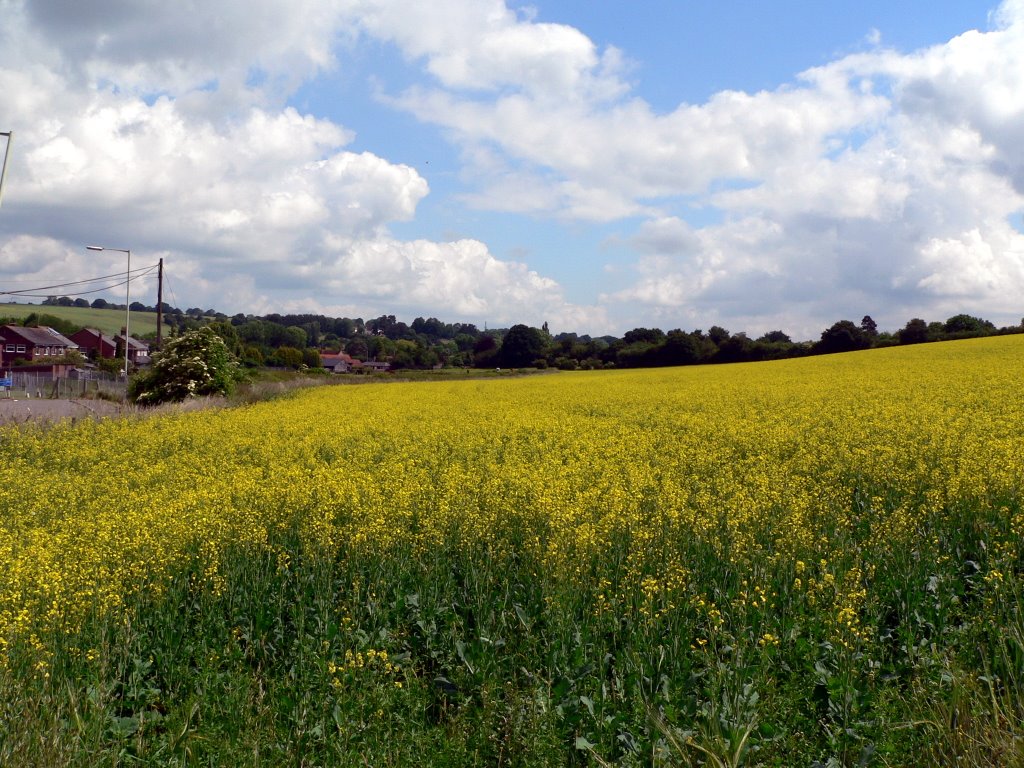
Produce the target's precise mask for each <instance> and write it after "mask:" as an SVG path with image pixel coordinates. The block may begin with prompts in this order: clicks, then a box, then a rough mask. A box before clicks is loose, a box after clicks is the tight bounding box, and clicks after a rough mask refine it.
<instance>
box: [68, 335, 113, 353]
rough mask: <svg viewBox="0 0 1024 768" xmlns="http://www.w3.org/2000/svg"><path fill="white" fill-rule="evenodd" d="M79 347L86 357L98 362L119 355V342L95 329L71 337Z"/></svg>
mask: <svg viewBox="0 0 1024 768" xmlns="http://www.w3.org/2000/svg"><path fill="white" fill-rule="evenodd" d="M68 338H70V339H71V340H72V341H73V342H75V343H76V344H77V345H78V348H79V349H80V350H81V351H82V354H84V355H85V356H86V357H88V358H89V359H90V360H96V359H97V358H101V357H106V358H110V357H114V356H115V355H116V354H117V341H116V340H115V339H113V338H111V337H110V336H107V335H106V334H105V333H103V332H102V331H98V330H96V329H95V328H83V329H82V330H80V331H75V332H74V333H73V334H71V336H69V337H68Z"/></svg>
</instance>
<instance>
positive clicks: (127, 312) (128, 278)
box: [85, 245, 132, 386]
mask: <svg viewBox="0 0 1024 768" xmlns="http://www.w3.org/2000/svg"><path fill="white" fill-rule="evenodd" d="M85 249H86V250H87V251H118V252H119V253H126V254H128V273H127V274H126V275H125V281H124V381H125V386H127V385H128V321H129V320H130V319H131V309H130V306H131V300H132V250H131V248H107V247H106V246H103V245H87V246H85Z"/></svg>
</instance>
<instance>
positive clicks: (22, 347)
mask: <svg viewBox="0 0 1024 768" xmlns="http://www.w3.org/2000/svg"><path fill="white" fill-rule="evenodd" d="M18 351H19V352H24V351H25V345H24V344H19V345H18Z"/></svg>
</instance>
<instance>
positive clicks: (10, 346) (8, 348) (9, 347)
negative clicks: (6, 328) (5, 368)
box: [4, 344, 14, 352]
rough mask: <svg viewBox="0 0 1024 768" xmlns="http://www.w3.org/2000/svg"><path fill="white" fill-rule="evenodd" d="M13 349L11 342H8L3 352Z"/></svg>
mask: <svg viewBox="0 0 1024 768" xmlns="http://www.w3.org/2000/svg"><path fill="white" fill-rule="evenodd" d="M13 351H14V345H13V344H8V345H7V346H6V347H4V352H13Z"/></svg>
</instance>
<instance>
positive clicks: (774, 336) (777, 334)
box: [757, 331, 793, 344]
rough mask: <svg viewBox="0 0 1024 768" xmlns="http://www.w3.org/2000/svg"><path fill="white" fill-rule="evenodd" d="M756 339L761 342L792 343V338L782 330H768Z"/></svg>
mask: <svg viewBox="0 0 1024 768" xmlns="http://www.w3.org/2000/svg"><path fill="white" fill-rule="evenodd" d="M757 341H759V342H762V343H763V344H792V343H793V340H792V339H791V338H789V336H788V335H787V334H785V333H783V332H782V331H768V333H766V334H764V335H763V336H759V337H758V339H757Z"/></svg>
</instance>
